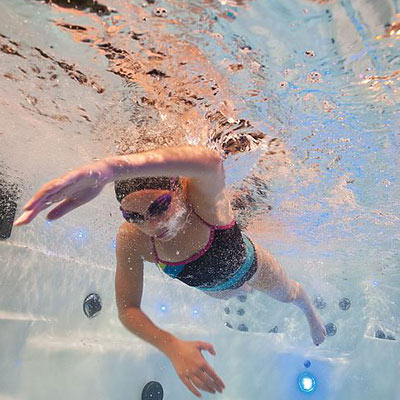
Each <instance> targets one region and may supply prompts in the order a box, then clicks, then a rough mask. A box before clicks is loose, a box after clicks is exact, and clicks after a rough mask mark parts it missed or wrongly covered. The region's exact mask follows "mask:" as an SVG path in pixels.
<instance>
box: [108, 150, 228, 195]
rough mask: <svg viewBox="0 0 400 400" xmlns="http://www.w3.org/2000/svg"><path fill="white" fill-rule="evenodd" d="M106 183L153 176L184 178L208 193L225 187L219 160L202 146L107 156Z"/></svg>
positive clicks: (217, 156)
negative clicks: (107, 181) (108, 180)
mask: <svg viewBox="0 0 400 400" xmlns="http://www.w3.org/2000/svg"><path fill="white" fill-rule="evenodd" d="M104 161H105V162H106V164H107V165H108V167H109V170H110V181H117V180H120V179H129V178H138V177H153V176H170V177H176V176H186V177H188V178H191V179H192V181H193V183H195V184H198V185H199V186H200V187H202V189H203V191H204V190H205V189H206V190H207V191H208V192H209V193H210V194H211V193H218V192H220V191H221V190H222V189H223V188H224V185H225V174H224V169H223V163H222V159H221V158H220V157H219V155H218V154H217V153H216V152H215V151H213V150H210V149H207V148H205V147H202V146H181V147H164V148H160V149H157V150H153V151H148V152H145V153H136V154H131V155H126V156H115V157H107V158H106V159H105V160H104Z"/></svg>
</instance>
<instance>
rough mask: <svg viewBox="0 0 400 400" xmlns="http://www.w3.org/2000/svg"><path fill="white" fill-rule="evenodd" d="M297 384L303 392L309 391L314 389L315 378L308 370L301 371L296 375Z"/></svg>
mask: <svg viewBox="0 0 400 400" xmlns="http://www.w3.org/2000/svg"><path fill="white" fill-rule="evenodd" d="M297 385H298V386H299V389H300V391H301V392H303V393H311V392H313V391H314V390H315V387H316V382H315V378H314V377H313V376H312V375H311V374H310V373H309V372H303V373H302V374H300V375H299V376H298V377H297Z"/></svg>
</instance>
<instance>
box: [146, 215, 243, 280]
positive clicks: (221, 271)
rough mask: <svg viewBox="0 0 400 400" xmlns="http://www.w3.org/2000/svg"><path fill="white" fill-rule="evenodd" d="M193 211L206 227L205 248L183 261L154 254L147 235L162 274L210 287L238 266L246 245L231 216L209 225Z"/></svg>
mask: <svg viewBox="0 0 400 400" xmlns="http://www.w3.org/2000/svg"><path fill="white" fill-rule="evenodd" d="M193 212H194V211H193ZM194 213H195V215H196V216H197V217H198V218H199V219H200V220H201V221H202V222H203V223H204V224H205V225H207V226H208V227H209V228H210V236H209V239H208V242H207V244H206V245H205V247H204V248H203V249H201V250H200V251H198V252H197V253H196V254H194V255H192V256H191V257H189V258H188V259H186V260H183V261H179V262H170V261H164V260H161V259H160V258H159V257H158V254H157V249H156V245H155V241H154V237H151V241H152V245H153V254H154V258H155V261H156V264H157V265H158V266H159V267H160V268H161V269H162V270H163V271H164V273H166V274H167V275H169V276H171V277H172V278H176V279H179V280H180V281H182V282H183V283H185V284H187V285H189V286H194V287H199V286H201V287H213V286H215V285H217V284H219V283H220V282H223V281H224V280H226V279H228V278H229V277H230V276H232V275H233V274H234V273H235V272H236V271H237V270H238V269H239V268H240V267H241V265H242V262H243V260H244V259H245V257H246V246H245V243H244V240H243V236H242V233H241V230H240V228H239V226H238V225H237V223H236V221H235V219H233V221H232V222H231V223H230V224H228V225H211V224H209V223H208V222H207V221H205V220H204V219H203V218H201V217H200V216H199V215H198V214H197V213H196V212H194Z"/></svg>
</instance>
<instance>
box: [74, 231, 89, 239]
mask: <svg viewBox="0 0 400 400" xmlns="http://www.w3.org/2000/svg"><path fill="white" fill-rule="evenodd" d="M76 237H77V238H78V239H85V238H86V237H87V233H86V231H85V230H83V229H81V230H79V231H78V232H77V233H76Z"/></svg>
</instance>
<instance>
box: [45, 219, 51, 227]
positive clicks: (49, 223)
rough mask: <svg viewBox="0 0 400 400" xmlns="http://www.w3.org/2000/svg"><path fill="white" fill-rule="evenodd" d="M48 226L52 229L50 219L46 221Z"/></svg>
mask: <svg viewBox="0 0 400 400" xmlns="http://www.w3.org/2000/svg"><path fill="white" fill-rule="evenodd" d="M46 226H47V227H48V228H50V226H51V221H49V220H48V219H46Z"/></svg>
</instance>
